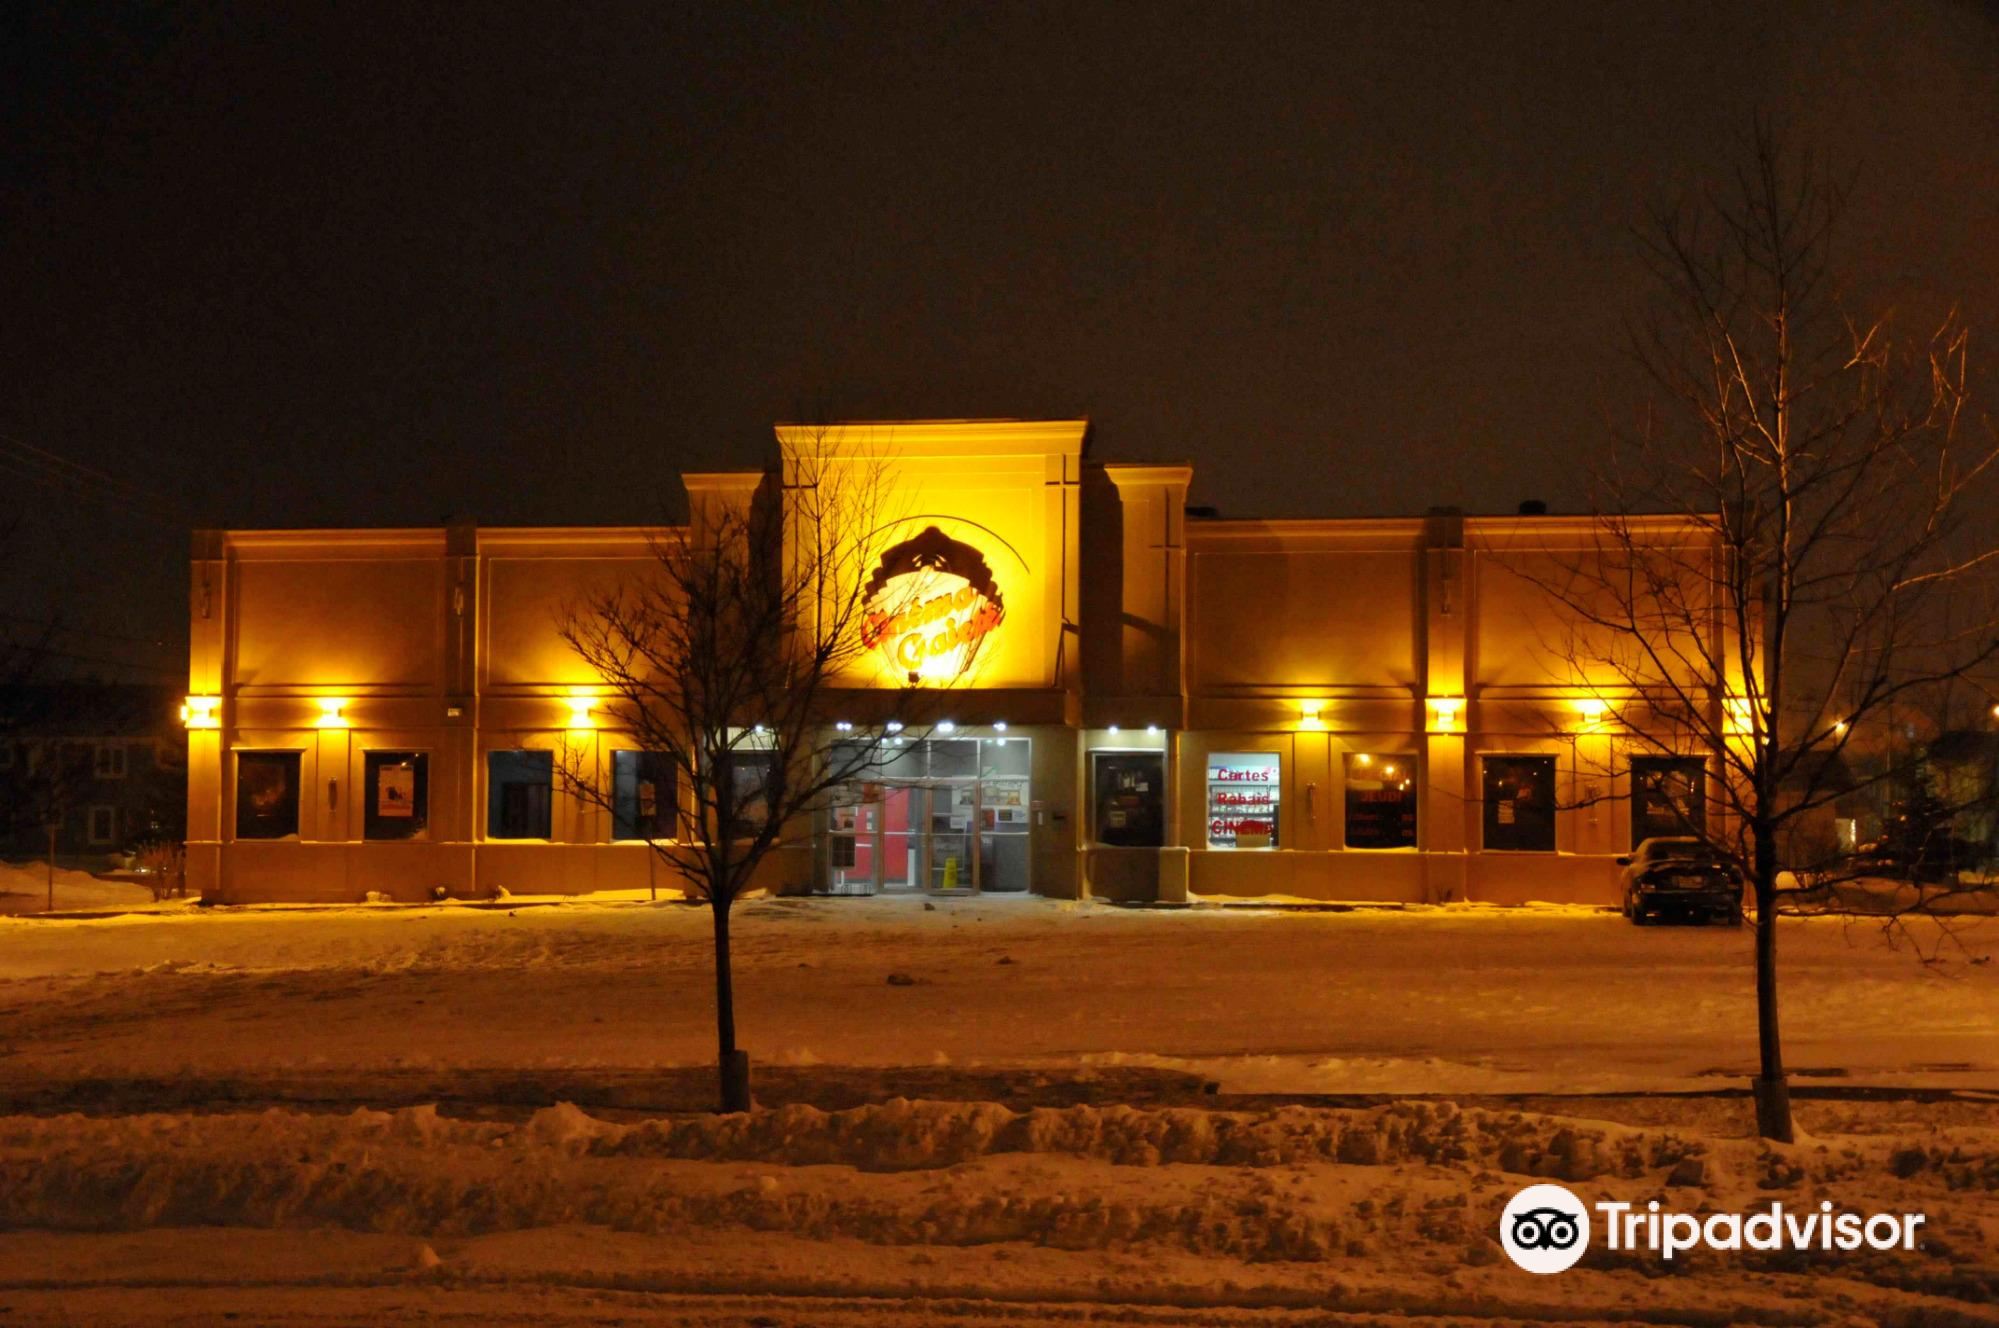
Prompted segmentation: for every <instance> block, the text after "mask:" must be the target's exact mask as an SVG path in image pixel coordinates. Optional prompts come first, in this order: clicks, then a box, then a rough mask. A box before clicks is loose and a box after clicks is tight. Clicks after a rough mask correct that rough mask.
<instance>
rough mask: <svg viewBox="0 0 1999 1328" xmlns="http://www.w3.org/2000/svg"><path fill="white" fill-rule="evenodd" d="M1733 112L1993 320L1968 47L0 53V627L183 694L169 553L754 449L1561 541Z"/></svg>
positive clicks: (323, 13) (1605, 34) (1989, 156)
mask: <svg viewBox="0 0 1999 1328" xmlns="http://www.w3.org/2000/svg"><path fill="white" fill-rule="evenodd" d="M1759 109H1761V110H1763V111H1766V112H1771V113H1775V114H1777V115H1779V116H1781V117H1783V118H1784V119H1785V120H1786V121H1787V122H1789V123H1790V124H1791V125H1792V126H1793V127H1794V129H1795V130H1796V131H1797V132H1799V133H1800V134H1801V135H1802V136H1805V137H1808V138H1810V139H1811V140H1813V141H1815V142H1817V143H1818V144H1820V145H1821V146H1823V147H1825V148H1828V149H1830V150H1831V151H1832V153H1833V154H1834V156H1835V157H1836V159H1837V160H1838V161H1839V162H1840V164H1841V166H1842V168H1843V169H1845V170H1847V171H1849V172H1850V173H1851V175H1852V178H1853V182H1854V185H1855V187H1856V191H1857V192H1856V198H1857V201H1856V205H1855V207H1854V210H1853V214H1852V217H1851V222H1852V225H1851V230H1850V240H1851V253H1852V255H1853V257H1854V259H1855V261H1856V268H1857V270H1860V271H1864V272H1866V273H1868V274H1870V276H1871V278H1872V279H1873V281H1874V286H1873V288H1872V289H1873V290H1874V291H1877V292H1878V293H1880V294H1881V295H1882V296H1884V297H1886V298H1891V299H1892V300H1893V301H1894V302H1895V303H1896V305H1897V306H1898V307H1899V308H1901V309H1902V310H1904V311H1905V312H1906V313H1908V314H1909V316H1910V317H1912V318H1914V319H1920V318H1922V317H1925V316H1928V315H1929V314H1930V313H1932V312H1934V311H1935V310H1936V309H1938V308H1940V307H1942V306H1943V305H1945V304H1948V303H1956V304H1958V305H1959V306H1961V308H1962V310H1963V312H1964V313H1965V314H1966V316H1967V317H1968V318H1969V319H1970V321H1971V322H1972V323H1973V325H1974V326H1975V327H1976V328H1979V329H1980V330H1981V331H1984V330H1985V329H1991V328H1993V327H1994V326H1995V324H1999V224H1995V223H1999V9H1995V8H1993V7H1980V6H1974V5H1969V4H1964V3H1930V4H1925V3H1897V4H1893V5H1878V6H1875V5H1854V6H1830V5H1821V4H1809V5H1800V6H1771V5H1753V4H1716V5H1670V6H1669V5H1605V4H1599V3H1588V4H1574V5H1554V6H1535V5H1520V4H1497V5H1472V4H1464V5H1446V6H1419V5H1412V4H1400V3H1397V4H1386V3H1384V4H1379V5H1370V6H1363V5H1333V4H1315V5H1307V6H1298V7H1272V6H1246V5H1236V4H1229V5H1219V4H1218V5H1211V6H1204V7H1180V6H1164V5H1142V6H1141V5H1126V4H1103V3H1099V4H1090V3H1074V4H1066V5H1053V6H1035V5H1025V4H1005V5H997V6H984V5H981V6H972V5H964V4H948V3H937V4H921V5H918V4H910V5H901V6H858V5H832V4H825V5H811V6H797V7H789V6H787V7H766V6H740V5H714V6H705V7H703V6H689V5H682V4H677V3H674V4H669V3H660V4H656V5H649V6H610V5H574V4H544V5H537V6H532V7H529V6H518V5H515V6H502V5H499V4H475V5H434V4H415V3H411V4H405V5H394V6H389V5H359V4H330V3H329V4H321V5H300V4H259V5H253V6H244V7H240V8H239V7H234V6H227V7H216V6H208V5H198V6H179V7H157V6H115V7H102V6H92V5H80V4H74V3H63V4H57V5H50V6H41V5H27V4H18V3H17V4H10V5H8V6H6V7H5V8H4V10H0V115H4V120H5V123H4V126H3V127H0V132H3V133H4V138H0V142H3V143H4V145H5V148H4V152H0V226H4V233H0V311H4V316H0V364H4V365H5V367H6V376H5V385H6V391H5V392H4V394H0V435H4V436H5V439H6V440H7V441H6V443H5V444H0V485H4V488H0V493H4V495H5V497H4V498H0V503H4V504H5V505H6V506H7V507H8V508H11V509H13V510H14V511H15V512H16V513H18V518H19V524H18V526H17V528H16V529H15V531H14V533H13V535H12V537H11V540H10V542H9V545H8V547H7V548H5V549H4V550H0V558H4V569H5V570H4V575H0V613H5V614H8V615H11V616H10V617H9V618H7V619H0V625H6V624H7V623H12V622H18V620H19V619H20V618H22V617H34V616H36V615H39V614H41V613H44V612H46V611H47V610H48V609H49V608H50V607H51V606H52V605H53V606H58V607H60V608H61V609H62V611H63V614H64V621H65V622H66V623H67V624H68V628H69V630H68V631H67V632H66V634H65V636H64V638H63V642H62V644H63V648H64V649H65V651H66V652H67V653H68V655H70V656H75V657H77V658H75V659H72V660H71V663H72V665H73V666H76V667H99V668H102V667H103V666H102V665H101V664H93V663H92V661H104V660H121V661H130V662H133V663H135V664H137V665H141V666H146V667H149V668H150V669H152V670H153V671H154V673H155V674H158V673H160V672H161V671H162V670H163V671H164V674H163V676H164V677H165V678H166V679H167V680H171V678H172V677H173V676H174V675H175V673H176V671H180V672H181V673H182V674H183V675H184V669H183V668H182V665H183V662H184V658H185V656H184V653H183V652H184V641H185V625H184V622H183V618H184V614H185V605H186V598H185V585H186V548H187V534H186V532H187V529H188V528H189V527H190V526H192V525H194V524H197V523H204V524H229V525H237V526H284V525H299V524H334V525H393V524H425V523H433V522H437V521H439V520H442V519H444V518H446V517H447V516H451V515H464V516H471V517H475V518H477V519H478V520H480V521H482V522H487V523H492V524H508V523H562V522H595V521H603V522H635V521H648V520H655V519H658V518H659V517H660V515H661V511H662V508H661V504H662V503H664V502H669V501H671V500H672V499H673V497H674V495H675V494H676V493H677V481H676V476H677V474H678V472H679V471H680V470H681V469H682V468H720V467H728V466H743V465H753V464H755V463H756V462H757V461H758V460H759V459H760V458H761V456H762V455H763V453H764V450H765V449H766V448H767V447H768V446H769V441H770V432H769V426H770V424H771V422H772V421H774V420H777V419H780V418H794V417H801V418H820V417H826V418H834V417H868V418H892V417H920V416H1042V415H1064V416H1066V415H1088V416H1089V417H1091V419H1093V420H1094V421H1095V435H1094V443H1093V448H1094V453H1095V455H1097V456H1098V457H1108V458H1157V459H1187V460H1191V461H1193V462H1194V463H1195V464H1196V466H1197V471H1196V480H1195V492H1194V500H1195V501H1198V502H1207V503H1212V504H1216V505H1218V506H1220V507H1221V508H1222V509H1223V510H1224V511H1225V512H1226V513H1228V514H1230V515H1278V514H1323V515H1354V514H1379V513H1404V512H1418V511H1421V510H1423V509H1424V508H1426V507H1428V506H1430V505H1432V504H1437V503H1456V504H1460V505H1463V506H1465V507H1467V508H1470V509H1473V510H1488V511H1510V510H1512V508H1513V506H1514V504H1515V503H1516V502H1518V501H1519V500H1520V499H1522V498H1526V497H1540V498H1544V499H1547V500H1548V501H1549V502H1550V503H1551V504H1552V505H1553V506H1554V507H1555V508H1556V510H1562V509H1569V510H1574V509H1576V508H1577V507H1579V506H1580V505H1581V504H1582V503H1583V502H1584V499H1585V482H1584V477H1585V475H1586V473H1587V469H1588V466H1589V464H1590V460H1591V458H1592V457H1593V456H1596V455H1599V454H1600V453H1601V451H1602V448H1603V447H1604V445H1605V440H1606V438H1607V437H1608V436H1609V431H1610V429H1611V427H1612V426H1613V425H1618V424H1623V423H1627V422H1629V421H1630V420H1632V419H1633V418H1635V417H1636V415H1637V413H1638V410H1639V408H1640V406H1641V405H1642V403H1643V399H1644V397H1643V391H1642V388H1641V387H1640V385H1639V384H1637V383H1635V382H1634V381H1633V375H1632V374H1631V372H1630V371H1629V368H1628V366H1627V365H1626V364H1625V362H1624V361H1623V360H1622V358H1621V355H1620V348H1621V346H1622V344H1623V342H1624V331H1623V329H1624V327H1625V325H1626V323H1627V321H1628V320H1630V319H1631V318H1633V317H1634V316H1637V315H1640V314H1642V312H1643V308H1644V300H1645V296H1646V290H1645V287H1644V285H1643V283H1642V281H1641V280H1640V279H1639V277H1638V275H1637V273H1636V270H1635V263H1634V260H1633V253H1632V246H1631V242H1630V238H1629V232H1630V227H1631V225H1632V224H1633V223H1634V222H1635V221H1636V220H1637V219H1638V217H1639V216H1640V214H1641V212H1642V210H1643V208H1644V206H1645V204H1647V203H1648V202H1649V201H1655V200H1658V199H1661V198H1665V197H1670V196H1671V194H1672V193H1673V192H1674V191H1676V190H1679V189H1682V188H1684V187H1686V186H1688V185H1691V184H1694V183H1697V182H1699V181H1700V180H1702V179H1704V178H1707V177H1711V176H1714V175H1716V174H1717V173H1719V172H1722V171H1725V170H1726V169H1727V168H1728V167H1729V165H1730V163H1731V160H1732V156H1731V148H1730V140H1731V138H1732V137H1734V136H1738V135H1739V134H1740V133H1741V132H1742V131H1743V130H1744V129H1746V127H1747V125H1748V123H1749V121H1750V117H1751V115H1752V114H1753V113H1754V112H1756V111H1757V110H1759ZM1981 344H1982V345H1984V346H1986V347H1993V346H1994V342H1993V340H1992V338H1991V336H1990V335H1989V333H1987V334H1986V335H1985V336H1984V337H1983V339H1982V341H1975V342H1974V347H1976V346H1978V345H1981ZM1995 362H1999V361H1995ZM1984 380H1985V381H1986V382H1987V383H1990V382H1993V381H1995V380H1994V378H1993V376H1992V375H1991V373H1990V371H1989V369H1988V370H1987V371H1986V373H1985V374H1984ZM1994 397H1995V394H1994V393H1992V392H1990V391H1988V392H1987V393H1986V394H1985V401H1986V402H1987V403H1988V405H1989V404H1990V403H1991V402H1992V401H1993V400H1994ZM27 448H34V449H43V450H44V451H46V452H47V453H52V454H55V455H57V456H60V457H62V458H65V459H67V460H68V461H70V462H74V463H79V464H80V465H82V466H84V467H87V468H88V471H89V472H90V473H89V474H88V475H82V474H80V473H77V472H72V474H73V475H75V476H76V477H75V478H73V479H71V480H69V481H67V482H61V483H58V482H55V481H53V480H51V479H50V478H49V475H48V472H47V469H46V467H45V466H44V465H43V464H42V463H40V462H37V461H33V460H28V461H24V460H22V457H23V455H24V454H25V453H24V449H27ZM27 455H33V454H27ZM149 643H157V644H149ZM121 676H152V675H149V674H146V673H136V674H123V675H121Z"/></svg>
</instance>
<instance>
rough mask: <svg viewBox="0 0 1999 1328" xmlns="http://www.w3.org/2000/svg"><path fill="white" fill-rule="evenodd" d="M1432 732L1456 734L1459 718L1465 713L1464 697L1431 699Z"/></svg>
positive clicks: (1437, 697)
mask: <svg viewBox="0 0 1999 1328" xmlns="http://www.w3.org/2000/svg"><path fill="white" fill-rule="evenodd" d="M1429 706H1430V732H1432V733H1455V732H1457V729H1458V716H1460V715H1462V714H1463V713H1464V709H1465V699H1464V698H1463V697H1462V696H1433V697H1431V698H1429Z"/></svg>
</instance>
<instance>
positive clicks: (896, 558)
mask: <svg viewBox="0 0 1999 1328" xmlns="http://www.w3.org/2000/svg"><path fill="white" fill-rule="evenodd" d="M865 598H866V603H867V608H866V610H865V611H864V613H863V614H862V617H861V644H862V645H864V646H866V647H867V648H868V649H870V650H880V651H881V653H882V657H883V658H884V659H885V660H886V661H887V663H888V665H889V667H890V668H892V669H894V670H895V672H896V673H897V674H899V675H901V676H903V677H906V678H907V679H908V680H909V681H910V682H912V683H918V682H948V681H950V680H951V679H953V678H956V677H958V676H959V675H960V674H963V673H964V672H966V671H967V669H969V667H970V666H971V662H972V660H973V658H974V657H975V655H976V654H977V651H978V647H979V643H980V642H981V641H983V640H984V639H985V638H986V637H987V636H989V635H990V634H991V633H993V632H994V631H996V630H997V629H998V628H999V626H1000V624H1001V623H1002V622H1004V621H1005V620H1006V604H1005V601H1004V599H1003V598H1002V597H1001V595H1000V590H999V586H998V584H997V583H996V582H995V581H994V580H993V573H992V568H991V567H989V566H988V565H987V563H986V559H985V555H984V554H982V553H980V552H979V551H978V550H977V549H975V548H973V547H972V546H971V545H969V544H966V543H964V542H963V541H960V540H955V539H952V538H951V537H950V536H948V535H946V534H945V533H944V532H943V531H942V530H939V529H938V528H937V527H936V526H926V527H924V528H923V530H922V532H921V533H919V534H917V535H916V536H914V537H913V538H910V539H906V540H904V541H902V542H901V543H900V544H896V545H893V546H891V547H890V548H889V549H888V550H886V551H885V552H884V553H883V554H882V556H881V562H880V564H879V565H878V566H877V567H876V568H875V571H874V575H873V576H872V577H870V578H869V580H868V585H867V590H866V592H865Z"/></svg>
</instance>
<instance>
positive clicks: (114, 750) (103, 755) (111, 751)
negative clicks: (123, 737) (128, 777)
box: [96, 742, 125, 779]
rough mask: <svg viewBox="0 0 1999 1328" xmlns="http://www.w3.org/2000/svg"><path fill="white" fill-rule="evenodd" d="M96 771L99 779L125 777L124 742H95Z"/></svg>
mask: <svg viewBox="0 0 1999 1328" xmlns="http://www.w3.org/2000/svg"><path fill="white" fill-rule="evenodd" d="M96 773H97V777H98V778H99V779H123V778H124V777H125V744H124V743H122V742H101V743H99V744H97V765H96Z"/></svg>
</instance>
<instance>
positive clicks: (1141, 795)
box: [1092, 752, 1166, 848]
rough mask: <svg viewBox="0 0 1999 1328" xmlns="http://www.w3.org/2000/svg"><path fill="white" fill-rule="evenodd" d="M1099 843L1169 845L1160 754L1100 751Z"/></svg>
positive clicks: (1095, 787) (1096, 783)
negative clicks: (1167, 843)
mask: <svg viewBox="0 0 1999 1328" xmlns="http://www.w3.org/2000/svg"><path fill="white" fill-rule="evenodd" d="M1092 774H1093V776H1094V783H1093V792H1094V794H1095V797H1096V809H1097V815H1096V835H1097V842H1098V843H1099V844H1112V845H1116V846H1118V847H1121V848H1158V847H1159V846H1160V845H1161V844H1164V843H1165V842H1166V800H1165V794H1166V760H1165V757H1164V756H1163V755H1162V754H1161V753H1159V752H1097V753H1096V754H1095V758H1094V764H1093V766H1092Z"/></svg>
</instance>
